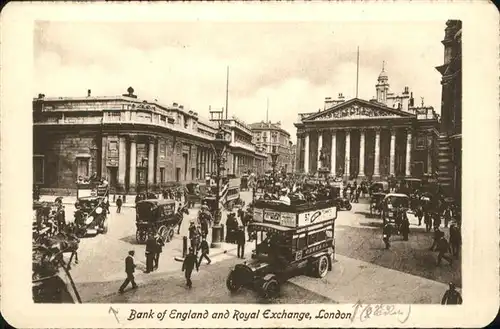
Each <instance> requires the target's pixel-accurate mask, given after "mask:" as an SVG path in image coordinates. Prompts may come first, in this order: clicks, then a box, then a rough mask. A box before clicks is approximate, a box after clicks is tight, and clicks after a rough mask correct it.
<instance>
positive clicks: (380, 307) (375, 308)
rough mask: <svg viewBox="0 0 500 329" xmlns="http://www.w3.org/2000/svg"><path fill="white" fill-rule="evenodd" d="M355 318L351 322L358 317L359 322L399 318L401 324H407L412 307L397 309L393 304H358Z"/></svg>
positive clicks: (354, 313) (354, 314)
mask: <svg viewBox="0 0 500 329" xmlns="http://www.w3.org/2000/svg"><path fill="white" fill-rule="evenodd" d="M353 307H354V312H353V317H352V318H351V322H353V321H354V320H355V319H356V318H357V317H358V318H359V321H361V322H365V321H367V320H369V319H372V318H375V317H387V316H392V317H397V319H398V321H399V322H400V323H405V322H406V321H408V319H409V318H410V314H411V305H408V309H403V308H400V307H396V306H395V305H391V304H365V305H363V304H361V302H357V303H356V304H355V305H354V306H353Z"/></svg>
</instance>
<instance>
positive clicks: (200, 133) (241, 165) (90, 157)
mask: <svg viewBox="0 0 500 329" xmlns="http://www.w3.org/2000/svg"><path fill="white" fill-rule="evenodd" d="M219 121H220V120H219ZM222 124H223V125H224V127H225V129H227V131H228V133H230V136H231V142H230V144H229V148H228V152H227V154H226V156H225V159H224V160H225V161H224V163H223V169H224V170H223V174H224V175H227V174H234V175H241V174H242V173H243V172H247V171H252V172H255V173H262V172H264V170H265V166H266V165H267V163H266V161H267V154H266V152H265V150H261V149H259V148H258V147H256V146H255V145H254V144H253V143H252V137H253V135H252V130H251V128H250V126H248V125H246V124H245V123H244V122H242V121H241V120H238V119H237V118H229V119H224V120H223V122H222ZM218 128H219V123H218V122H215V121H212V120H210V119H204V118H202V116H200V115H198V113H197V112H195V111H192V110H188V109H185V108H184V107H183V106H182V105H181V104H178V103H171V104H169V105H165V104H161V103H159V102H157V101H156V100H154V101H148V100H143V99H140V98H138V97H137V95H135V94H134V90H133V88H131V87H130V88H128V90H127V92H126V93H125V94H123V95H118V96H102V97H101V96H92V94H91V91H90V90H88V91H87V94H86V96H85V95H84V96H82V97H45V95H43V94H40V95H38V97H36V98H34V99H33V180H34V184H37V185H39V186H40V187H41V188H42V191H43V192H45V193H48V192H49V193H50V192H52V193H57V194H61V193H64V194H66V193H68V194H69V193H71V192H72V191H74V190H75V189H76V182H77V181H79V180H80V179H82V178H88V177H89V176H91V175H92V174H94V173H97V176H98V177H103V178H106V179H107V180H108V182H109V185H110V188H111V190H112V191H114V192H117V193H135V192H137V191H138V190H143V189H144V188H145V187H147V188H148V189H149V190H151V191H159V190H160V189H161V188H162V187H164V186H167V185H169V184H175V183H179V184H185V183H189V182H201V181H204V180H205V178H206V175H207V174H210V173H215V172H216V170H217V164H216V161H215V160H216V159H215V154H214V149H213V147H212V145H213V141H214V139H215V134H216V132H217V130H218ZM228 135H229V134H228Z"/></svg>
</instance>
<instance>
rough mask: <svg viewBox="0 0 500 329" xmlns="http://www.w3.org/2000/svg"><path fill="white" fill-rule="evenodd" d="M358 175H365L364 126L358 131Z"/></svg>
mask: <svg viewBox="0 0 500 329" xmlns="http://www.w3.org/2000/svg"><path fill="white" fill-rule="evenodd" d="M358 177H365V128H361V129H360V131H359V171H358Z"/></svg>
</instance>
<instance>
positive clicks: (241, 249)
mask: <svg viewBox="0 0 500 329" xmlns="http://www.w3.org/2000/svg"><path fill="white" fill-rule="evenodd" d="M245 240H246V239H245V229H244V228H243V226H240V227H239V228H238V231H236V243H237V244H238V249H237V255H238V258H245V242H246V241H245Z"/></svg>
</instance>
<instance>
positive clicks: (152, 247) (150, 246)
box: [146, 235, 156, 273]
mask: <svg viewBox="0 0 500 329" xmlns="http://www.w3.org/2000/svg"><path fill="white" fill-rule="evenodd" d="M155 253H156V240H155V238H154V237H153V236H152V235H149V237H148V239H147V241H146V273H150V272H153V259H154V257H155Z"/></svg>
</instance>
